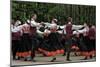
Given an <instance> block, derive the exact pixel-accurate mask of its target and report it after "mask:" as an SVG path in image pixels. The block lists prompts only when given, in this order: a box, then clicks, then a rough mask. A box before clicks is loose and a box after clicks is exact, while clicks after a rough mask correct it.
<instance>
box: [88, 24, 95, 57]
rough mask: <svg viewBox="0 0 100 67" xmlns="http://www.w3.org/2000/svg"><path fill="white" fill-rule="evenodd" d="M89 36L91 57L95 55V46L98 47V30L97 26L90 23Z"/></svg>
mask: <svg viewBox="0 0 100 67" xmlns="http://www.w3.org/2000/svg"><path fill="white" fill-rule="evenodd" d="M88 38H89V48H90V52H89V54H90V58H92V57H93V56H94V55H95V48H96V43H95V39H96V30H95V26H93V25H90V26H89V32H88Z"/></svg>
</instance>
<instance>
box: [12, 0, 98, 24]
mask: <svg viewBox="0 0 100 67" xmlns="http://www.w3.org/2000/svg"><path fill="white" fill-rule="evenodd" d="M11 7H12V12H11V13H12V19H16V18H18V19H20V20H21V21H22V22H24V21H25V20H26V19H29V18H30V16H31V15H32V14H33V13H36V14H37V15H38V18H37V21H38V22H41V21H44V22H50V21H51V19H52V18H57V19H58V21H59V22H58V23H59V24H65V23H66V19H67V17H69V16H70V17H72V18H73V23H74V24H83V23H84V22H87V23H92V24H95V23H96V6H89V5H72V4H57V3H40V2H24V1H12V6H11Z"/></svg>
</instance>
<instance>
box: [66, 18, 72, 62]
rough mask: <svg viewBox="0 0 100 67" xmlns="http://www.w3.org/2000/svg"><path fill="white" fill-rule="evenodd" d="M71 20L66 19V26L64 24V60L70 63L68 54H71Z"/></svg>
mask: <svg viewBox="0 0 100 67" xmlns="http://www.w3.org/2000/svg"><path fill="white" fill-rule="evenodd" d="M72 34H73V32H72V18H71V17H68V18H67V24H66V42H65V44H66V51H67V54H66V56H67V57H66V60H67V61H70V52H71V46H72Z"/></svg>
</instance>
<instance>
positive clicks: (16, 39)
mask: <svg viewBox="0 0 100 67" xmlns="http://www.w3.org/2000/svg"><path fill="white" fill-rule="evenodd" d="M20 29H21V27H20V26H19V24H18V26H17V27H16V26H15V24H14V22H13V24H11V32H12V53H13V59H19V58H17V55H16V53H17V52H18V49H19V46H20V36H21V32H20Z"/></svg>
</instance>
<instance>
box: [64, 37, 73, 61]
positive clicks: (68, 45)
mask: <svg viewBox="0 0 100 67" xmlns="http://www.w3.org/2000/svg"><path fill="white" fill-rule="evenodd" d="M65 45H66V46H65V49H66V60H69V59H70V52H71V46H72V38H70V39H67V41H66V42H65Z"/></svg>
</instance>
